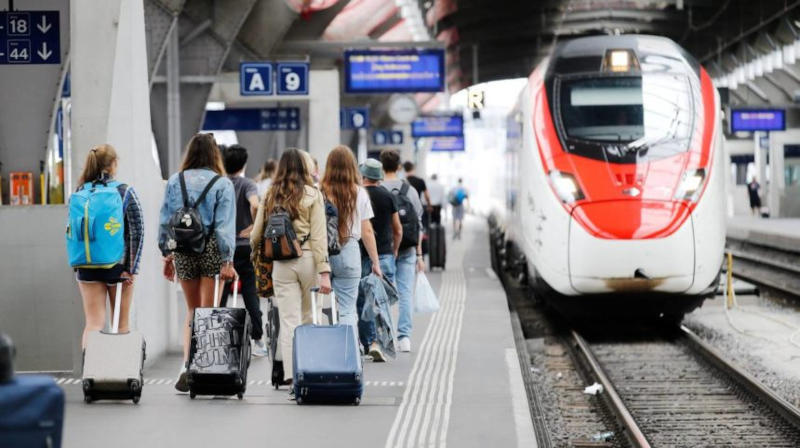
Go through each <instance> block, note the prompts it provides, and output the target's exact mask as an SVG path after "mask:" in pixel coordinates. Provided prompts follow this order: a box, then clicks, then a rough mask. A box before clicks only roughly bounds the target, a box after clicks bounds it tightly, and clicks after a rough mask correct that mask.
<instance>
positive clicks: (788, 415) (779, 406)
mask: <svg viewBox="0 0 800 448" xmlns="http://www.w3.org/2000/svg"><path fill="white" fill-rule="evenodd" d="M681 332H682V334H683V336H684V338H685V339H686V340H687V341H688V342H689V344H688V345H689V346H690V347H691V348H693V349H694V350H695V352H696V353H698V354H699V355H700V356H702V357H703V358H704V359H706V360H708V361H710V362H711V364H712V365H714V366H715V367H717V368H718V369H720V370H722V371H723V372H724V373H725V374H726V375H728V376H729V377H730V378H731V379H732V380H734V381H735V382H736V383H737V384H739V385H740V386H742V387H743V388H744V389H746V390H747V391H748V392H750V393H751V394H753V395H754V396H755V397H756V398H758V399H759V400H761V401H762V402H763V403H764V404H765V405H767V406H769V407H770V408H771V409H772V410H773V411H775V412H776V413H777V414H778V415H780V416H781V417H783V418H784V420H786V421H787V422H788V423H789V424H791V425H792V426H794V427H795V428H797V429H799V430H800V409H798V408H797V407H795V406H794V405H792V404H791V403H789V402H788V401H786V400H785V399H783V397H781V396H779V395H778V394H776V393H775V392H774V391H773V390H772V389H770V388H768V387H767V386H765V385H764V384H763V383H762V382H761V381H759V380H758V379H757V378H756V377H754V376H753V375H751V374H750V373H748V372H747V371H745V370H744V369H742V368H741V367H739V366H737V365H736V364H734V363H733V362H731V361H729V360H727V359H726V358H725V357H724V356H723V355H722V353H720V352H719V351H718V350H717V349H715V348H714V347H712V346H711V345H710V344H709V343H707V342H705V341H703V340H702V339H700V337H699V336H698V335H696V334H695V333H694V332H692V330H690V329H689V328H687V327H686V326H685V325H681Z"/></svg>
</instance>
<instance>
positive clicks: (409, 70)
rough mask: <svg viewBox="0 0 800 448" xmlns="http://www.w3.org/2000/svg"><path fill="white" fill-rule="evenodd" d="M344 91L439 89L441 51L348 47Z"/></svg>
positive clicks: (441, 82) (442, 76)
mask: <svg viewBox="0 0 800 448" xmlns="http://www.w3.org/2000/svg"><path fill="white" fill-rule="evenodd" d="M344 77H345V79H344V90H345V92H346V93H392V92H441V91H443V90H444V83H445V70H444V50H440V49H432V50H413V49H412V50H350V51H346V52H345V53H344Z"/></svg>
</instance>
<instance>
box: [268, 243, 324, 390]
mask: <svg viewBox="0 0 800 448" xmlns="http://www.w3.org/2000/svg"><path fill="white" fill-rule="evenodd" d="M272 282H273V285H274V288H275V304H276V306H277V307H278V316H279V318H280V322H281V329H280V334H279V335H278V345H279V348H280V351H281V354H282V355H283V372H284V379H290V378H292V374H293V372H294V366H293V365H292V363H293V359H292V343H293V340H294V329H295V328H296V327H297V326H298V325H300V324H301V323H302V324H310V323H311V321H312V319H311V292H310V290H311V288H313V287H315V286H317V271H316V269H315V267H314V258H313V255H312V253H311V251H310V250H304V251H303V256H301V257H300V258H296V259H294V260H286V261H276V262H275V264H274V266H273V268H272ZM321 302H322V301H321V300H319V301H318V302H317V316H318V317H321V316H322V311H321V310H322V303H321Z"/></svg>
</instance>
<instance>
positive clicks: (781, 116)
mask: <svg viewBox="0 0 800 448" xmlns="http://www.w3.org/2000/svg"><path fill="white" fill-rule="evenodd" d="M784 130H786V112H785V111H784V110H783V109H733V110H731V132H739V131H744V132H753V131H784Z"/></svg>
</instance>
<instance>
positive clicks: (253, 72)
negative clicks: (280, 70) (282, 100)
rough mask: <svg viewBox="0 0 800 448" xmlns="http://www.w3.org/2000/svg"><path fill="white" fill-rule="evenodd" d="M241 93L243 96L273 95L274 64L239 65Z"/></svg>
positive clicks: (243, 63) (247, 63)
mask: <svg viewBox="0 0 800 448" xmlns="http://www.w3.org/2000/svg"><path fill="white" fill-rule="evenodd" d="M239 93H240V94H241V95H242V96H254V95H272V64H270V63H269V62H242V63H241V64H239Z"/></svg>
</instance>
